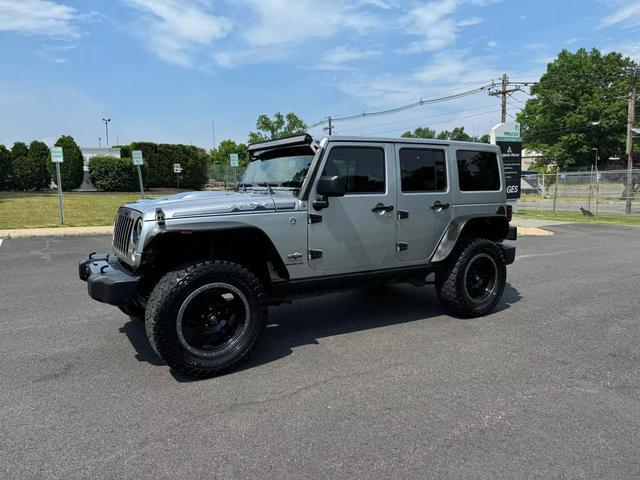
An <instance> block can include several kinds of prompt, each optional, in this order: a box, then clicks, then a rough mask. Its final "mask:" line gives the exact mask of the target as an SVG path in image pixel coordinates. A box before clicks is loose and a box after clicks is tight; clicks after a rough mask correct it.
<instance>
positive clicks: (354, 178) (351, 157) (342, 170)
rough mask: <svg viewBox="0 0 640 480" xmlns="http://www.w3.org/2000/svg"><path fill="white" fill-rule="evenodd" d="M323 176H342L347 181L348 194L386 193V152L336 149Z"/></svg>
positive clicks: (354, 148) (369, 149)
mask: <svg viewBox="0 0 640 480" xmlns="http://www.w3.org/2000/svg"><path fill="white" fill-rule="evenodd" d="M322 174H323V175H329V176H331V175H341V176H343V177H345V178H346V180H347V189H346V193H347V194H349V193H353V194H357V193H384V191H385V168H384V150H383V149H382V148H378V147H334V148H332V149H331V151H330V152H329V158H327V162H326V164H325V166H324V170H323V172H322Z"/></svg>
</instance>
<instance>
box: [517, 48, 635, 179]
mask: <svg viewBox="0 0 640 480" xmlns="http://www.w3.org/2000/svg"><path fill="white" fill-rule="evenodd" d="M633 66H635V63H634V62H633V61H632V60H631V59H629V58H625V57H623V56H622V55H621V54H619V53H615V52H611V53H607V54H605V55H603V54H602V53H601V52H600V51H599V50H598V49H595V48H594V49H592V50H591V51H587V50H585V49H580V50H578V51H576V52H575V53H571V52H569V51H568V50H562V51H561V52H560V54H559V55H558V57H557V58H556V59H555V60H554V61H553V62H552V63H550V64H549V65H548V66H547V71H546V72H545V73H544V75H542V77H541V78H540V82H539V83H538V84H536V85H534V86H532V87H531V94H532V95H533V98H531V99H529V100H528V101H527V103H526V105H525V107H524V109H523V110H522V112H521V113H520V114H518V121H519V122H520V123H521V125H522V129H521V132H522V136H523V140H524V144H525V146H526V148H529V149H531V150H535V151H537V152H540V153H542V155H543V157H542V161H543V163H546V164H549V163H552V162H553V163H556V164H557V165H558V167H559V168H560V169H566V168H569V167H580V166H589V165H591V164H592V163H593V157H594V156H593V151H592V149H593V148H597V149H598V152H599V154H600V157H601V158H605V159H606V158H609V157H612V156H624V151H625V134H626V121H627V102H626V95H627V94H628V92H629V78H628V75H627V74H626V71H627V69H628V68H630V67H633Z"/></svg>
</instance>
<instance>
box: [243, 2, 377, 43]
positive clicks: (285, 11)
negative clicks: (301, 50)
mask: <svg viewBox="0 0 640 480" xmlns="http://www.w3.org/2000/svg"><path fill="white" fill-rule="evenodd" d="M243 2H244V3H245V4H246V6H247V8H248V9H249V10H250V11H251V12H253V14H255V15H256V16H257V19H256V20H255V21H254V22H249V23H248V24H247V25H245V26H244V28H243V37H244V39H245V41H246V42H247V43H248V44H249V46H251V47H268V46H275V45H285V44H298V43H301V42H303V41H307V40H309V39H314V38H328V37H333V36H334V35H336V34H337V33H338V32H342V31H345V30H351V31H355V32H358V33H365V32H367V31H368V30H370V29H372V28H377V27H378V25H379V22H378V20H377V19H376V17H374V16H373V15H371V14H369V13H367V12H365V11H361V10H357V8H358V5H356V6H350V5H349V3H347V2H346V1H344V0H297V1H295V2H292V1H290V0H243Z"/></svg>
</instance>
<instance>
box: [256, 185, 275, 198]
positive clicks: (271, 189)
mask: <svg viewBox="0 0 640 480" xmlns="http://www.w3.org/2000/svg"><path fill="white" fill-rule="evenodd" d="M256 185H258V186H259V187H267V190H268V191H269V195H275V192H274V191H273V188H271V187H272V186H274V187H279V186H280V184H279V183H274V184H271V183H269V182H258V183H257V184H256Z"/></svg>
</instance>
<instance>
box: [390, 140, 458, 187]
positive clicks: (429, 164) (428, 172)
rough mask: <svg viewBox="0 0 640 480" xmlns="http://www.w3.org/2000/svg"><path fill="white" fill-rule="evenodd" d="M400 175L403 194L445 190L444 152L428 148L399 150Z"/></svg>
mask: <svg viewBox="0 0 640 480" xmlns="http://www.w3.org/2000/svg"><path fill="white" fill-rule="evenodd" d="M400 174H401V178H402V191H403V192H436V191H438V192H441V191H443V190H446V189H447V173H446V169H445V161H444V151H443V150H431V149H428V148H401V149H400Z"/></svg>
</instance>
